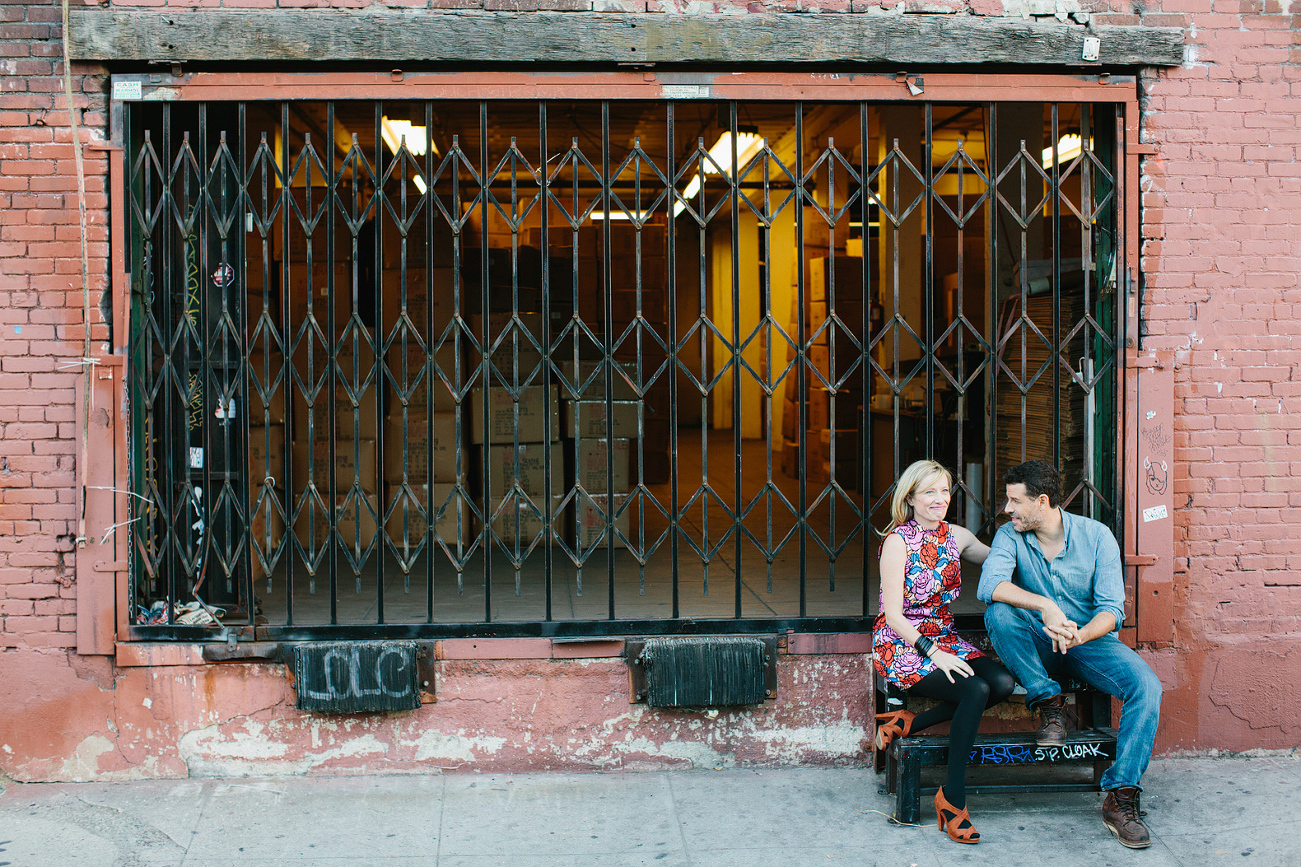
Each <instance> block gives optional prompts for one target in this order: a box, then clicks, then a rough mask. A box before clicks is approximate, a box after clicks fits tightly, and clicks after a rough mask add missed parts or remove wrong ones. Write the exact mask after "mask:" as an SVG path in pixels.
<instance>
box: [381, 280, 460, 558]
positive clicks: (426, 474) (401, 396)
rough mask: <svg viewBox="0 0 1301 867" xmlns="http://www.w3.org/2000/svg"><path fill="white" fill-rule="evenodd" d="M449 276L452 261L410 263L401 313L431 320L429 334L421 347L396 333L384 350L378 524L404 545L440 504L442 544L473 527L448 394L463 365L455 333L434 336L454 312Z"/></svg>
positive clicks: (416, 321)
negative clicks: (382, 501) (382, 504)
mask: <svg viewBox="0 0 1301 867" xmlns="http://www.w3.org/2000/svg"><path fill="white" fill-rule="evenodd" d="M452 281H453V273H452V269H450V268H433V269H430V270H429V271H424V270H421V271H408V273H407V287H408V288H407V306H406V314H407V316H408V317H409V318H410V320H411V322H412V325H414V327H415V328H416V329H418V330H419V332H420V333H422V334H423V333H425V331H426V328H427V326H428V325H430V324H432V328H433V331H432V336H431V337H430V338H429V342H428V344H427V345H426V346H425V347H423V348H422V347H421V346H420V345H419V343H417V342H416V341H415V340H409V341H408V342H407V344H406V345H405V346H403V345H402V344H401V341H394V342H393V343H392V344H390V346H389V349H388V353H387V357H386V368H387V376H386V377H385V379H384V395H385V399H384V406H385V418H384V483H385V489H386V502H387V503H388V506H389V513H388V519H387V521H386V522H385V527H384V529H385V531H386V533H387V535H388V538H389V541H390V542H391V543H392V544H393V545H394V546H395V547H396V548H397V549H398V550H400V551H404V552H405V551H408V550H410V549H411V548H414V547H417V546H418V545H419V544H420V539H421V537H423V536H424V535H425V533H427V532H428V529H429V525H428V518H429V517H430V516H437V515H438V513H439V511H440V510H441V511H442V516H441V517H438V518H437V519H436V520H435V522H434V531H435V533H437V535H438V537H439V538H440V539H441V540H442V541H443V543H444V544H446V545H448V546H451V547H455V546H456V545H457V543H458V541H459V542H460V543H461V544H465V543H466V542H468V541H469V538H470V534H471V531H472V526H471V521H470V512H469V510H468V509H467V508H465V502H464V500H463V499H462V497H461V495H460V494H458V492H457V490H456V485H457V483H458V482H459V483H462V485H463V484H464V481H465V478H466V473H467V469H468V468H467V466H466V460H465V459H464V458H461V459H460V460H458V459H457V448H458V446H460V447H461V448H462V450H464V446H465V442H464V440H463V439H461V440H458V425H457V415H456V398H455V395H454V394H453V389H456V388H457V387H458V386H459V385H461V384H462V383H464V382H466V381H467V379H468V377H469V371H468V370H467V367H466V363H465V360H464V358H465V357H464V355H463V354H459V353H458V351H457V346H456V343H455V341H454V340H452V339H448V340H446V341H444V342H443V343H442V344H441V345H439V344H438V341H439V340H440V339H441V338H442V337H443V335H444V334H445V333H446V332H447V328H448V326H449V325H451V323H452V320H453V319H454V317H455V313H456V310H455V306H454V304H453V284H452ZM426 287H428V293H429V294H427V293H426ZM431 308H432V309H431ZM431 316H432V320H431V319H430V317H431ZM431 355H432V362H433V363H432V364H429V363H428V362H429V361H430V360H431V359H430V356H431ZM458 362H459V364H458ZM458 377H459V378H458Z"/></svg>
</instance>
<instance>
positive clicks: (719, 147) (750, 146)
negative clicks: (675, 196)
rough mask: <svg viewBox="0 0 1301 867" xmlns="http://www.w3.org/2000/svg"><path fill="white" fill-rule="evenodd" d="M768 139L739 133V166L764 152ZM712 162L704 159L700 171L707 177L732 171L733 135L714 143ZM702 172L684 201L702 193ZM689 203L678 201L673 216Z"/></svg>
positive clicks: (683, 196)
mask: <svg viewBox="0 0 1301 867" xmlns="http://www.w3.org/2000/svg"><path fill="white" fill-rule="evenodd" d="M767 141H768V140H767V139H765V138H763V137H761V136H760V135H759V134H758V133H753V132H738V133H737V134H736V160H737V164H738V165H741V166H744V165H745V164H746V163H748V162H749V161H750V160H751V159H753V158H754V156H755V154H757V153H759V151H761V150H763V148H764V146H765V145H766V144H767ZM709 156H710V157H711V158H712V161H711V160H707V159H702V160H701V161H700V169H701V171H703V173H704V174H706V175H718V174H727V173H728V172H730V171H731V170H732V133H730V132H725V133H723V134H722V135H720V136H719V137H718V141H716V142H714V146H713V147H711V148H710V149H709ZM700 183H701V172H700V171H698V172H697V173H696V174H695V175H694V176H693V177H692V178H691V180H690V182H688V184H687V186H686V188H685V189H684V190H683V191H682V198H683V199H690V198H691V197H692V196H694V195H696V194H697V193H699V192H700ZM686 207H687V203H686V202H684V201H677V202H674V203H673V216H675V217H676V216H678V215H679V214H681V213H682V212H683V211H684V210H686Z"/></svg>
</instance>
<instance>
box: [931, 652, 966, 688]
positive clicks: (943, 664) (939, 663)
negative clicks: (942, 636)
mask: <svg viewBox="0 0 1301 867" xmlns="http://www.w3.org/2000/svg"><path fill="white" fill-rule="evenodd" d="M931 662H933V663H935V667H936V668H938V669H939V670H940V671H942V672H944V676H945V677H947V678H948V679H949V683H957V681H955V680H954V679H953V675H954V674H955V673H957V674H960V675H962V676H963V677H971V676H972V675H973V674H975V672H974V671H972V670H971V666H970V665H967V662H966V660H964V659H961V658H960V657H957V656H954V655H953V654H952V653H949V652H948V651H947V650H938V649H937V650H936V651H935V652H934V653H932V654H931Z"/></svg>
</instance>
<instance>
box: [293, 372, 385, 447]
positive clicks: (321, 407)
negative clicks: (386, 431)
mask: <svg viewBox="0 0 1301 867" xmlns="http://www.w3.org/2000/svg"><path fill="white" fill-rule="evenodd" d="M332 399H333V401H334V438H335V439H338V440H350V439H352V438H353V435H354V434H355V433H356V432H360V433H361V439H373V438H374V437H375V435H376V432H377V431H378V429H379V428H378V425H379V421H380V417H379V398H378V391H377V389H376V386H375V383H373V382H372V383H371V385H370V387H369V388H367V389H365V390H364V391H361V392H360V393H358V394H357V395H356V399H355V400H354V399H353V396H352V395H349V393H348V392H347V390H346V389H344V388H343V387H342V386H336V387H335V389H334V391H333V393H331V391H330V390H329V389H328V388H322V389H321V391H320V393H318V394H317V395H316V400H315V402H314V403H312V404H311V406H310V408H309V406H308V404H307V400H306V398H304V396H303V395H302V393H301V392H299V391H297V390H295V392H294V439H295V440H297V441H301V440H305V439H306V438H307V436H308V432H307V419H308V414H309V409H310V414H311V417H312V434H311V436H312V437H313V438H314V439H317V440H324V439H325V438H326V437H328V436H329V434H328V431H329V429H330V401H331V400H332Z"/></svg>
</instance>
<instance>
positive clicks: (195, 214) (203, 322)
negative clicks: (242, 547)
mask: <svg viewBox="0 0 1301 867" xmlns="http://www.w3.org/2000/svg"><path fill="white" fill-rule="evenodd" d="M198 137H199V143H198V151H199V154H198V158H197V159H198V166H199V172H200V173H201V174H200V177H199V178H198V183H199V189H198V190H196V191H194V193H193V195H191V190H190V173H189V172H188V171H186V172H185V181H184V188H185V204H186V206H187V207H189V206H190V203H191V202H194V205H193V207H192V209H191V210H190V211H189V213H188V214H187V217H188V218H191V219H193V221H194V223H193V226H194V228H192V229H191V234H193V233H194V230H195V229H197V230H198V244H199V249H198V251H197V257H196V258H197V260H198V262H199V271H198V273H197V274H195V275H194V280H195V282H196V283H197V284H198V285H197V286H196V287H195V288H196V290H197V293H198V298H199V301H198V307H199V309H198V311H197V314H196V316H197V319H198V323H197V330H198V332H199V345H198V346H197V347H194V349H193V350H190V349H188V348H187V351H186V363H187V366H188V368H189V369H190V370H191V371H193V369H194V364H195V361H194V360H193V359H194V355H193V354H192V353H197V355H198V359H197V363H198V366H199V381H201V382H202V383H203V394H204V397H205V398H207V400H208V407H203V408H202V409H201V410H200V412H199V442H200V443H201V445H200V448H202V449H203V471H202V473H201V474H200V476H201V478H202V480H203V487H202V488H199V489H198V490H197V493H198V494H199V496H198V497H197V498H196V501H195V503H194V509H195V512H196V513H197V518H198V520H199V521H200V522H202V523H201V524H200V526H201V529H200V530H199V535H198V538H197V540H196V543H197V546H198V557H197V558H196V559H195V561H194V568H195V569H197V570H198V574H197V575H192V576H191V578H193V579H194V582H195V583H194V584H192V585H191V587H192V588H194V589H193V590H191V593H197V592H198V589H199V588H200V585H206V584H207V582H208V581H213V582H216V580H217V577H218V576H216V575H209V574H208V565H209V562H208V561H209V560H210V559H211V558H212V553H213V551H214V545H213V542H212V534H213V532H214V530H215V527H214V526H213V524H214V520H213V519H214V517H216V516H215V514H214V513H213V512H212V510H211V508H210V504H211V503H212V502H213V500H214V497H213V490H212V483H213V471H212V455H213V449H212V439H213V430H212V424H211V422H209V420H208V418H207V410H208V409H209V407H211V408H212V411H213V412H216V411H217V410H223V412H222V414H223V415H224V414H225V413H224V409H225V407H223V406H222V404H221V402H222V396H221V390H220V389H219V388H218V387H217V377H216V375H215V374H214V373H213V369H212V367H213V365H212V327H211V323H212V317H211V316H210V315H209V305H210V303H211V298H210V297H209V294H208V293H209V291H210V290H209V287H210V285H211V281H210V280H209V279H208V276H207V275H209V274H211V273H212V269H211V268H209V267H208V266H209V264H210V263H209V262H208V220H207V219H206V218H207V213H206V211H207V207H206V206H207V205H208V202H206V201H205V200H204V199H205V196H204V190H205V187H206V183H205V182H206V180H207V178H206V175H207V165H208V104H207V103H206V102H201V103H199V129H198ZM186 143H187V144H188V145H189V147H188V148H187V151H188V154H187V156H188V157H189V159H191V160H194V159H195V155H194V145H193V144H192V143H191V142H189V141H188V135H187V142H186ZM187 288H188V287H187ZM187 302H188V299H187ZM224 420H225V419H223V421H224ZM185 444H186V445H187V446H189V444H190V440H189V437H186V441H185ZM187 451H188V449H187ZM186 457H188V455H186ZM185 465H186V467H187V470H186V471H185V475H186V479H187V481H191V484H192V480H191V479H190V474H189V470H188V466H189V461H188V460H187V461H186V463H185ZM225 469H227V470H228V469H229V466H227V467H226V468H225ZM205 496H206V497H207V500H208V501H207V502H206V503H205V502H204V501H203V498H204V497H205ZM202 589H204V590H205V592H206V591H207V587H206V586H204V587H203V588H202ZM208 595H209V596H211V595H212V594H211V593H209V594H208ZM177 601H178V602H179V600H177ZM170 613H172V614H173V615H174V614H175V605H173V606H172V611H171V612H170Z"/></svg>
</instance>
